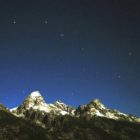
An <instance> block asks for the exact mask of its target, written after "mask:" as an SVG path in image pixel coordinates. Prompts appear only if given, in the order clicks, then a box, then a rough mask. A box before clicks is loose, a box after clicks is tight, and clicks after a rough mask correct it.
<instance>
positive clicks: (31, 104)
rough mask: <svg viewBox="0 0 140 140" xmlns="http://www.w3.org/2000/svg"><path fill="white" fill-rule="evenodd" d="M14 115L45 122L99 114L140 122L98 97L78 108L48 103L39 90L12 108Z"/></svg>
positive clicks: (58, 102)
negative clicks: (113, 108)
mask: <svg viewBox="0 0 140 140" xmlns="http://www.w3.org/2000/svg"><path fill="white" fill-rule="evenodd" d="M10 111H11V112H12V113H13V114H14V115H16V116H18V117H22V118H26V119H30V120H33V121H35V122H37V123H41V124H44V122H45V120H46V118H47V121H48V120H51V121H52V120H54V119H55V118H56V117H57V116H65V115H69V116H73V117H76V118H78V117H85V118H88V119H91V118H92V117H95V116H99V117H104V118H109V119H114V120H123V121H124V120H125V121H130V122H140V118H137V117H134V116H131V115H127V114H124V113H121V112H119V111H117V110H111V109H108V108H107V107H105V106H104V105H103V104H102V103H101V102H100V101H99V100H98V99H95V100H93V101H91V102H90V103H88V104H87V105H81V106H79V107H78V108H77V109H75V108H73V107H70V106H68V105H66V104H64V103H63V102H61V101H56V102H55V103H54V104H47V103H46V102H45V100H44V98H43V97H42V96H41V94H40V92H39V91H35V92H32V93H31V94H30V95H29V96H28V97H27V98H26V99H25V101H24V102H23V103H22V104H21V105H20V106H19V107H16V108H14V109H11V110H10Z"/></svg>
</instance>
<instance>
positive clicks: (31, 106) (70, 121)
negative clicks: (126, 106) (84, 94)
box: [0, 92, 140, 140]
mask: <svg viewBox="0 0 140 140" xmlns="http://www.w3.org/2000/svg"><path fill="white" fill-rule="evenodd" d="M0 140H140V119H139V118H137V117H134V116H131V115H127V114H124V113H121V112H119V111H117V110H110V109H108V108H107V107H105V106H104V105H103V104H102V103H101V102H100V101H99V100H98V99H96V100H93V101H91V102H90V103H89V104H87V105H81V106H79V107H78V108H76V109H75V108H72V107H70V106H68V105H66V104H64V103H62V102H61V101H56V102H55V103H54V104H47V103H46V102H45V100H44V99H43V97H42V96H41V94H40V93H39V92H33V93H31V94H30V95H29V96H28V97H27V98H26V99H25V101H24V102H23V103H22V104H21V105H20V106H19V107H17V108H15V109H12V110H9V109H7V108H6V107H4V106H3V105H2V104H0Z"/></svg>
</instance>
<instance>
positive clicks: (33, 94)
mask: <svg viewBox="0 0 140 140" xmlns="http://www.w3.org/2000/svg"><path fill="white" fill-rule="evenodd" d="M30 96H31V97H38V96H41V94H40V92H39V91H34V92H32V93H31V94H30Z"/></svg>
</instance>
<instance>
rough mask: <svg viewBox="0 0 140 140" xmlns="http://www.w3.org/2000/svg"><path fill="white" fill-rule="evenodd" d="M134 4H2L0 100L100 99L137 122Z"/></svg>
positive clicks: (139, 33)
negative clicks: (34, 94) (37, 95)
mask: <svg viewBox="0 0 140 140" xmlns="http://www.w3.org/2000/svg"><path fill="white" fill-rule="evenodd" d="M138 2H139V0H133V1H132V0H127V1H125V0H124V1H123V0H107V1H105V0H38V1H37V0H28V1H27V0H20V1H19V0H17V1H15V0H9V1H8V0H1V1H0V102H1V103H3V104H4V105H5V106H7V107H9V108H12V107H15V106H18V105H19V104H21V103H22V102H23V100H24V99H25V98H26V96H28V94H29V93H30V92H32V91H36V90H39V91H40V92H41V93H42V95H43V96H44V97H45V100H46V102H47V103H53V102H55V101H56V100H58V99H60V100H62V101H63V102H65V103H66V104H69V105H72V106H78V105H79V104H87V103H88V102H90V101H91V100H93V99H94V98H99V99H100V100H101V101H102V102H103V103H104V104H105V105H106V106H108V107H109V108H113V109H118V110H120V111H122V112H125V113H129V114H133V115H137V116H140V4H139V3H138Z"/></svg>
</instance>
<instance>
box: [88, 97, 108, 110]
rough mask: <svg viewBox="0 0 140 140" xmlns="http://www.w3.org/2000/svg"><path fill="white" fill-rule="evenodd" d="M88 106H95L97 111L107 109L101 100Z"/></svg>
mask: <svg viewBox="0 0 140 140" xmlns="http://www.w3.org/2000/svg"><path fill="white" fill-rule="evenodd" d="M88 105H89V106H94V107H95V108H96V109H106V107H105V106H104V104H103V103H102V102H101V101H100V100H99V99H94V100H92V101H91V102H90V103H89V104H88Z"/></svg>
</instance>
